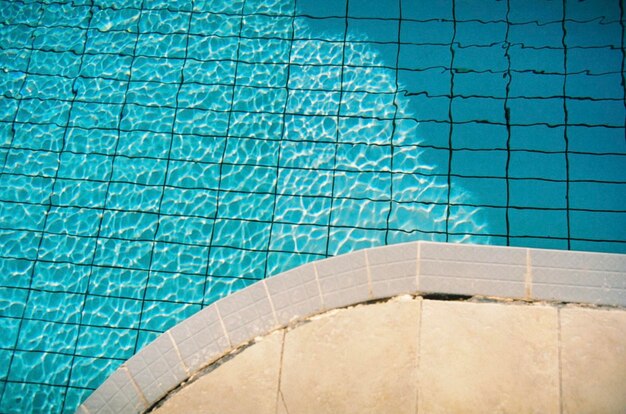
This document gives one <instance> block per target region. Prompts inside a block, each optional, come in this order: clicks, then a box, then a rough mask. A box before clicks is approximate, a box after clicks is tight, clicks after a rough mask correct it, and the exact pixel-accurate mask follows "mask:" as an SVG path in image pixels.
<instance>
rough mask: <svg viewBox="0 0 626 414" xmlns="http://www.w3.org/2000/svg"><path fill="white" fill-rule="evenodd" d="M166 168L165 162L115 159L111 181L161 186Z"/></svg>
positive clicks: (147, 159)
mask: <svg viewBox="0 0 626 414" xmlns="http://www.w3.org/2000/svg"><path fill="white" fill-rule="evenodd" d="M166 168H167V160H157V159H152V158H130V157H117V158H116V159H115V164H114V165H113V175H112V177H111V179H112V181H121V182H134V183H137V184H144V185H162V184H163V183H164V182H165V174H166Z"/></svg>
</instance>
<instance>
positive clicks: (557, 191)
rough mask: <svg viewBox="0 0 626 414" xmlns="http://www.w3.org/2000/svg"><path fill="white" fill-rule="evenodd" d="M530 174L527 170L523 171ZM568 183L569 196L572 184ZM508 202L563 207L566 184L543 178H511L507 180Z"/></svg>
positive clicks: (518, 205)
mask: <svg viewBox="0 0 626 414" xmlns="http://www.w3.org/2000/svg"><path fill="white" fill-rule="evenodd" d="M524 174H525V175H530V174H529V171H526V172H525V173H524ZM574 184H575V183H570V197H571V190H572V187H571V186H572V185H574ZM509 194H510V199H509V202H510V204H511V206H515V207H540V208H565V207H566V203H567V198H566V195H567V184H566V183H565V182H554V181H545V180H533V179H523V180H512V181H510V182H509Z"/></svg>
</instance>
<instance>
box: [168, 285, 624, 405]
mask: <svg viewBox="0 0 626 414" xmlns="http://www.w3.org/2000/svg"><path fill="white" fill-rule="evenodd" d="M624 332H626V310H624V309H611V310H607V309H597V308H582V307H580V306H567V307H562V306H557V305H550V304H515V303H505V302H489V303H482V302H471V301H469V302H467V301H465V302H456V301H437V300H423V299H421V298H419V297H418V298H411V297H402V298H396V299H393V300H391V301H388V302H379V303H375V304H368V305H359V306H356V307H351V308H348V309H339V310H333V311H330V312H327V313H325V314H322V315H318V316H315V317H313V318H311V319H309V320H308V321H307V322H305V323H302V324H300V325H297V326H295V327H292V328H288V329H281V330H279V331H277V332H275V333H273V334H271V335H270V336H268V337H266V338H264V339H263V340H261V341H260V342H257V343H255V344H253V345H251V346H250V347H249V348H246V349H245V350H244V351H243V352H241V353H240V354H238V355H236V356H234V357H233V358H232V359H229V360H227V361H226V362H224V363H222V364H220V365H219V366H218V367H217V368H216V369H214V370H213V371H211V372H209V373H207V374H205V375H204V376H203V377H201V378H200V379H198V380H197V381H195V382H193V383H191V384H189V385H187V386H186V387H184V388H183V389H182V390H180V391H179V392H177V393H175V394H173V395H171V396H170V398H169V399H168V400H167V401H166V402H165V404H164V405H163V406H162V407H160V408H159V409H157V411H156V412H158V413H160V414H169V413H172V414H173V413H181V412H185V413H272V414H308V413H316V414H324V413H329V414H330V413H347V414H349V413H355V414H356V413H359V414H361V413H394V414H395V413H456V412H462V413H485V412H489V413H491V412H493V413H496V412H497V413H558V412H563V413H594V412H598V413H622V412H624V411H623V409H624V407H626V397H624V396H625V395H626V370H625V369H624V367H626V335H625V334H624Z"/></svg>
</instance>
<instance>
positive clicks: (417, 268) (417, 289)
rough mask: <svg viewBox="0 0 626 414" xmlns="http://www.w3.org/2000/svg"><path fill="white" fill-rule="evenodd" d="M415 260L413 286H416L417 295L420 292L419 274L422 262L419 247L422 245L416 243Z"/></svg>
mask: <svg viewBox="0 0 626 414" xmlns="http://www.w3.org/2000/svg"><path fill="white" fill-rule="evenodd" d="M416 244H417V260H416V263H415V286H416V293H419V291H420V272H421V266H420V265H421V262H422V258H421V254H422V251H421V247H422V243H420V242H417V243H416Z"/></svg>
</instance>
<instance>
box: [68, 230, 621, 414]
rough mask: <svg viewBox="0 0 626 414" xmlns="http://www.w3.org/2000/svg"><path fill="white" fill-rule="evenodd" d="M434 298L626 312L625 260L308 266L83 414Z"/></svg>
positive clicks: (180, 344) (160, 348)
mask: <svg viewBox="0 0 626 414" xmlns="http://www.w3.org/2000/svg"><path fill="white" fill-rule="evenodd" d="M428 293H440V294H449V295H467V296H493V297H501V298H513V299H522V300H549V301H557V302H575V303H588V304H595V305H607V306H622V307H624V306H626V255H622V254H606V253H588V252H574V251H559V250H541V249H527V248H513V247H501V246H482V245H468V244H450V243H433V242H412V243H404V244H397V245H391V246H384V247H376V248H371V249H366V250H361V251H356V252H352V253H349V254H345V255H342V256H337V257H332V258H328V259H324V260H320V261H317V262H313V263H308V264H305V265H303V266H300V267H298V268H295V269H292V270H289V271H287V272H284V273H282V274H279V275H277V276H274V277H271V278H269V279H266V280H261V281H259V282H258V283H255V284H253V285H251V286H249V287H247V288H245V289H243V290H240V291H238V292H236V293H233V294H232V295H229V296H227V297H225V298H223V299H221V300H219V301H217V302H215V303H214V304H212V305H210V306H208V307H207V308H205V309H203V310H201V311H200V312H198V313H197V314H195V315H193V316H191V317H190V318H188V319H186V320H184V321H182V322H180V323H179V324H178V325H176V326H175V327H173V328H171V329H170V330H168V331H167V332H165V333H164V334H162V335H161V336H160V337H159V338H157V340H155V341H154V342H153V343H151V344H149V345H147V346H146V347H145V348H143V349H142V350H141V351H140V352H138V353H137V354H136V355H135V356H133V357H132V358H130V359H129V360H128V361H127V362H125V363H124V364H123V365H122V366H121V367H120V368H119V369H118V370H117V371H115V372H114V373H113V374H112V375H111V376H110V377H109V378H108V379H107V380H106V381H105V382H104V383H103V384H102V385H101V386H100V387H98V389H96V390H95V391H94V392H93V393H92V394H91V396H89V398H87V400H86V401H85V402H84V403H83V405H81V406H80V407H79V408H78V410H77V412H78V413H89V414H96V413H109V412H115V413H138V412H142V411H144V410H146V409H148V408H149V407H151V406H152V405H153V404H155V403H156V402H158V401H159V400H160V399H162V398H163V397H164V396H165V395H166V394H167V393H168V392H169V391H170V390H172V389H174V388H176V387H177V386H178V384H180V383H181V382H183V381H184V380H186V379H187V378H189V377H190V376H191V375H193V374H194V373H195V372H197V371H199V370H200V369H201V368H203V367H206V366H208V365H210V364H211V363H212V362H214V361H216V360H217V359H219V358H220V357H222V356H224V355H225V354H227V353H228V352H230V351H232V350H234V349H236V348H238V347H239V346H241V345H243V344H246V343H247V342H249V341H250V340H252V339H254V338H255V337H258V336H263V335H265V334H267V333H269V332H270V331H272V330H275V329H277V328H280V327H284V326H286V325H288V324H289V323H292V322H295V321H297V320H302V319H305V318H307V317H309V316H312V315H315V314H318V313H321V312H325V311H328V310H331V309H335V308H340V307H345V306H349V305H354V304H357V303H361V302H366V301H369V300H374V299H382V298H387V297H392V296H397V295H401V294H414V295H415V294H428Z"/></svg>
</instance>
